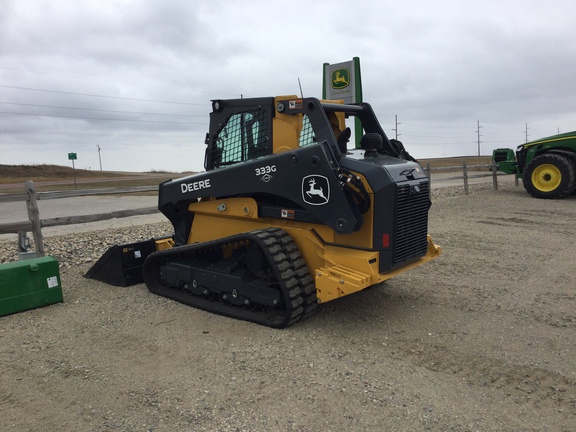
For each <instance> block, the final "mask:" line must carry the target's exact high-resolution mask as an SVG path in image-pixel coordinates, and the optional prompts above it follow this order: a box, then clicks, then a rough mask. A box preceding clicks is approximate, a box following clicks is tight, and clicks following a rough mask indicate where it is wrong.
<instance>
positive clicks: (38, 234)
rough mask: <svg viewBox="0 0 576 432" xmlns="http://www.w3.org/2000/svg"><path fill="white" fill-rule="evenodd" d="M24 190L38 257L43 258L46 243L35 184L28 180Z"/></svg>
mask: <svg viewBox="0 0 576 432" xmlns="http://www.w3.org/2000/svg"><path fill="white" fill-rule="evenodd" d="M24 188H25V189H26V194H27V195H28V199H27V200H26V208H27V209H28V219H30V222H32V235H33V236H34V243H35V244H36V256H37V257H43V256H44V255H45V252H44V241H43V239H42V224H41V222H40V212H39V211H38V199H37V195H36V189H35V188H34V182H33V181H32V180H27V181H26V183H24Z"/></svg>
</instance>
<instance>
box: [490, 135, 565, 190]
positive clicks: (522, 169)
mask: <svg viewBox="0 0 576 432" xmlns="http://www.w3.org/2000/svg"><path fill="white" fill-rule="evenodd" d="M492 159H493V161H494V163H495V164H496V165H497V167H498V169H499V170H500V171H503V172H505V173H506V174H515V175H516V177H517V178H521V179H522V183H523V184H524V188H525V189H526V191H527V192H528V193H529V194H530V195H532V196H533V197H535V198H548V199H555V198H562V197H565V196H566V195H570V194H573V193H574V192H576V131H574V132H568V133H564V134H558V135H554V136H551V137H546V138H541V139H539V140H536V141H532V142H528V143H526V144H522V145H519V146H518V148H517V149H516V154H514V151H513V150H512V149H506V148H501V149H496V150H494V152H493V153H492Z"/></svg>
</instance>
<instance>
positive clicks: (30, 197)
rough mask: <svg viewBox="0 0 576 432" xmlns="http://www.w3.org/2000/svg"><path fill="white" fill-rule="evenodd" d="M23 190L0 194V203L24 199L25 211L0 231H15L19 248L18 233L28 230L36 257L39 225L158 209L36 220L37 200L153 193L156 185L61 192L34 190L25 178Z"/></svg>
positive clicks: (41, 243)
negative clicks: (24, 216) (25, 217)
mask: <svg viewBox="0 0 576 432" xmlns="http://www.w3.org/2000/svg"><path fill="white" fill-rule="evenodd" d="M24 189H25V191H26V193H24V194H11V195H0V203H6V202H16V201H26V208H27V210H28V220H27V221H21V222H11V223H5V224H0V234H9V233H18V236H19V241H18V244H19V248H20V247H21V245H20V243H21V242H20V238H21V236H22V233H26V232H32V236H33V237H34V244H35V247H36V256H37V257H42V256H44V255H45V251H44V240H43V238H42V228H46V227H52V226H61V225H72V224H80V223H90V222H98V221H103V220H108V219H114V218H124V217H130V216H140V215H147V214H153V213H157V212H158V208H157V207H146V208H138V209H129V210H119V211H114V212H110V213H100V214H92V215H83V216H63V217H56V218H50V219H40V212H39V211H38V201H40V200H49V199H62V198H71V197H79V196H91V195H114V194H126V193H135V192H150V191H154V192H155V191H157V190H158V186H136V187H130V188H102V189H87V190H74V191H62V192H36V189H35V187H34V182H33V181H31V180H28V181H27V182H25V183H24Z"/></svg>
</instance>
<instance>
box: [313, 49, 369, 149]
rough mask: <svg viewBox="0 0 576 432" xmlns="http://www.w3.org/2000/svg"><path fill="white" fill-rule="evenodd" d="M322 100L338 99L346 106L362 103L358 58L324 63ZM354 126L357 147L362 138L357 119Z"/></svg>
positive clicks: (360, 125)
mask: <svg viewBox="0 0 576 432" xmlns="http://www.w3.org/2000/svg"><path fill="white" fill-rule="evenodd" d="M322 99H328V100H339V99H340V100H343V101H344V103H347V104H355V103H361V102H362V80H361V78H360V59H359V58H358V57H354V58H353V59H352V60H349V61H345V62H341V63H335V64H330V63H324V73H323V77H322ZM354 125H355V127H354V135H355V138H356V146H357V147H358V146H359V145H360V144H359V143H360V139H361V138H362V123H361V122H360V119H359V118H358V117H356V118H355V119H354Z"/></svg>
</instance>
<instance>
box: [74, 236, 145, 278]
mask: <svg viewBox="0 0 576 432" xmlns="http://www.w3.org/2000/svg"><path fill="white" fill-rule="evenodd" d="M155 251H156V242H155V240H154V239H153V238H151V239H149V240H144V241H141V242H137V243H130V244H124V245H114V246H112V247H111V248H110V249H108V250H107V251H106V252H104V254H103V255H102V256H101V257H100V259H98V261H96V263H95V264H94V265H93V266H92V267H91V268H90V270H88V272H86V274H85V275H84V277H85V278H89V279H96V280H98V281H101V282H104V283H107V284H110V285H114V286H123V287H125V286H130V285H135V284H139V283H142V282H143V281H144V277H143V276H142V265H143V264H144V261H146V258H147V257H148V255H150V254H151V253H152V252H155Z"/></svg>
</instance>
